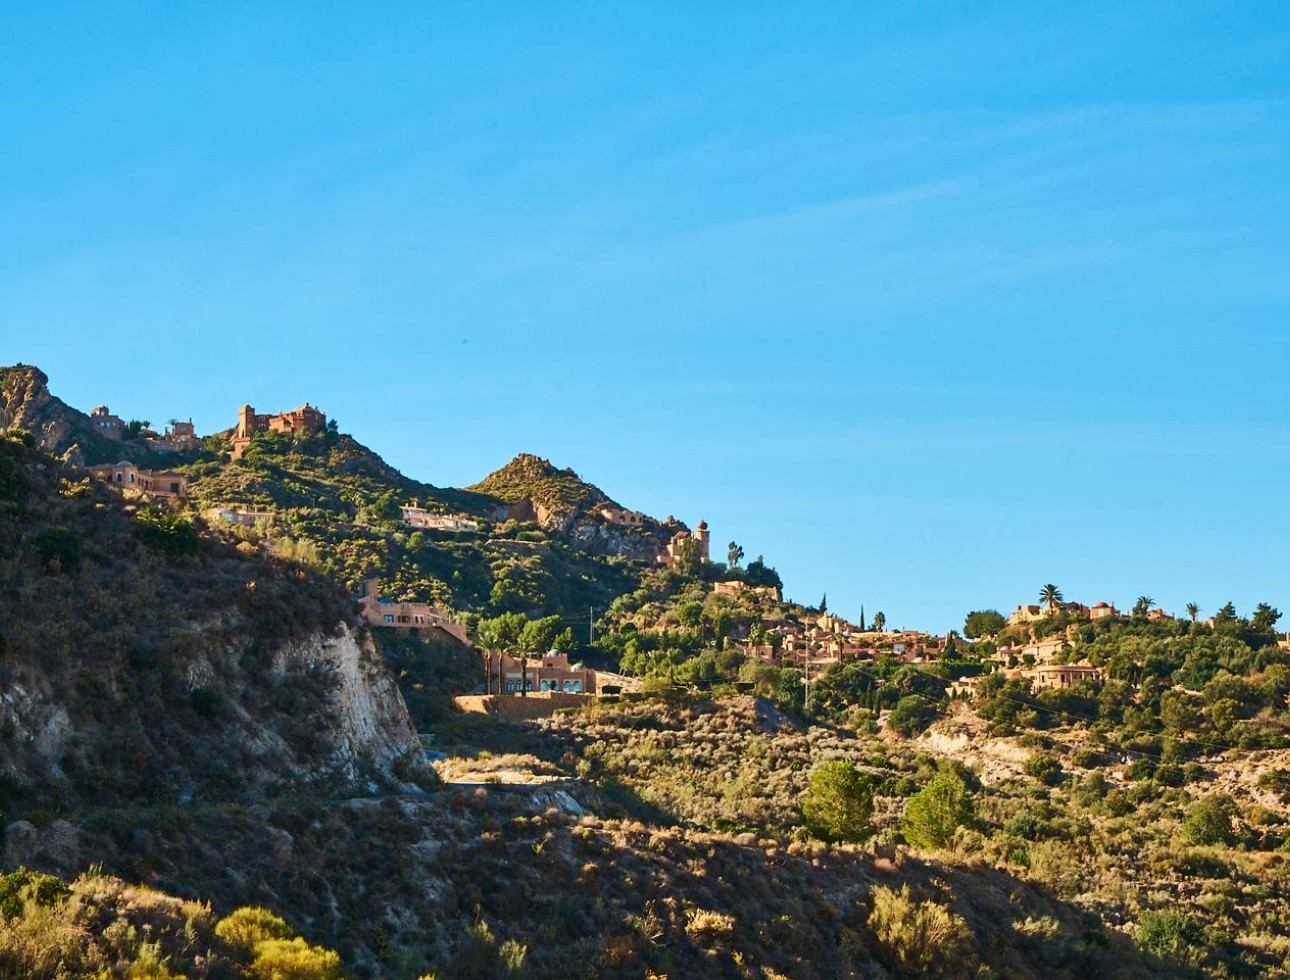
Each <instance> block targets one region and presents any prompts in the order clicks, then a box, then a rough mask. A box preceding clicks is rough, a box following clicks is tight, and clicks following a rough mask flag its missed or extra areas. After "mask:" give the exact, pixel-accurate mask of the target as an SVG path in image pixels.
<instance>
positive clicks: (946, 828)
mask: <svg viewBox="0 0 1290 980" xmlns="http://www.w3.org/2000/svg"><path fill="white" fill-rule="evenodd" d="M974 812H975V807H974V805H973V803H972V796H971V794H970V793H968V789H967V786H966V785H965V784H964V782H963V780H962V779H960V778H959V777H958V776H956V775H954V774H953V773H948V772H943V773H940V774H939V775H937V776H936V777H935V778H933V779H932V781H931V782H929V783H928V784H927V785H926V786H924V787H923V788H922V789H921V790H919V791H918V792H917V793H915V794H914V795H913V796H911V797H910V799H909V803H908V804H907V805H906V807H905V816H904V819H903V820H902V821H901V830H902V831H904V834H905V840H907V841H909V843H911V844H913V845H914V846H915V847H922V848H927V849H932V848H938V847H944V846H945V845H946V844H948V843H949V842H950V841H951V840H952V839H953V837H954V831H956V830H958V828H959V827H963V826H966V825H967V824H969V823H971V821H972V817H973V814H974Z"/></svg>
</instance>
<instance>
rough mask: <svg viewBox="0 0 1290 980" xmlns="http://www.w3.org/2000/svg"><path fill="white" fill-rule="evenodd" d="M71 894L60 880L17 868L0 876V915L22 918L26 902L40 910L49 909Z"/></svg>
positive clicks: (52, 876) (9, 917) (8, 917)
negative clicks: (31, 903)
mask: <svg viewBox="0 0 1290 980" xmlns="http://www.w3.org/2000/svg"><path fill="white" fill-rule="evenodd" d="M71 893H72V890H71V889H70V888H68V887H67V885H66V884H65V883H64V882H63V880H62V879H61V878H56V877H55V876H54V875H47V874H41V873H40V872H38V871H28V870H27V869H26V868H19V869H18V870H17V871H11V872H10V873H9V874H7V875H0V915H3V916H4V917H5V918H6V919H16V918H19V917H21V916H22V914H23V911H24V909H25V908H26V903H27V902H28V901H31V902H33V903H34V904H35V905H37V906H39V907H41V908H49V907H50V906H53V905H57V904H58V903H60V902H62V901H63V899H65V898H67V896H68V895H70V894H71Z"/></svg>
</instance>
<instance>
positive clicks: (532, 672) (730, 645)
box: [87, 403, 1286, 717]
mask: <svg viewBox="0 0 1290 980" xmlns="http://www.w3.org/2000/svg"><path fill="white" fill-rule="evenodd" d="M90 418H91V420H92V422H93V424H94V426H95V428H96V429H97V431H99V432H100V433H101V434H103V435H104V436H106V437H107V438H109V439H112V440H115V441H121V442H125V441H129V440H136V441H140V442H142V443H144V444H145V445H146V446H147V447H148V449H149V451H150V452H152V453H155V454H158V455H159V456H162V457H166V456H170V457H173V458H182V456H183V454H185V453H192V452H193V451H194V450H197V449H198V448H199V447H201V446H208V445H212V444H213V445H215V446H217V447H218V448H219V449H220V450H221V451H222V452H224V453H225V454H226V458H227V459H228V460H229V461H230V462H233V463H237V462H239V461H241V460H243V459H244V457H245V456H246V453H247V451H248V449H249V448H250V447H251V446H252V445H253V443H254V441H255V439H256V438H257V436H260V435H262V434H276V435H280V436H283V437H287V438H291V437H297V436H307V435H309V434H321V433H325V432H327V431H329V428H330V431H332V432H333V433H334V432H335V426H334V424H333V425H331V426H330V427H329V424H328V419H327V416H326V414H325V413H324V412H323V411H321V410H320V409H318V408H316V407H314V406H313V405H311V404H309V403H306V404H304V405H302V406H300V407H298V408H295V409H291V410H289V411H285V412H278V413H272V414H264V413H258V412H256V411H255V409H254V408H253V407H252V406H250V405H244V406H242V408H241V409H239V410H238V412H237V417H236V422H235V424H234V425H233V426H232V427H231V428H230V429H229V430H226V432H224V433H219V434H216V435H215V436H213V437H210V441H207V440H203V439H201V438H199V437H198V436H197V435H196V433H195V430H194V427H193V423H192V421H191V420H189V421H187V422H179V421H172V423H171V424H170V426H168V427H167V428H166V429H165V431H164V432H163V433H157V432H156V431H155V430H153V429H151V428H150V427H148V426H147V424H146V423H138V422H125V421H123V420H122V419H121V418H120V417H119V416H116V415H114V414H112V413H111V412H110V411H109V410H108V408H107V407H106V406H99V407H97V408H95V409H94V410H93V411H92V412H91V413H90ZM87 472H88V473H89V474H91V475H92V476H94V477H96V478H98V479H101V480H104V481H106V482H107V483H109V484H111V485H112V486H113V487H114V488H117V489H119V490H120V491H122V492H123V493H125V494H127V495H128V496H131V497H136V498H138V499H140V500H144V501H150V502H153V503H159V504H164V505H165V506H168V507H171V508H180V509H182V508H187V507H191V506H192V502H191V501H190V500H189V494H188V482H189V475H188V474H187V473H185V472H181V471H179V470H178V469H147V468H141V467H139V466H137V465H136V464H135V463H133V462H130V461H129V460H121V461H119V462H117V463H113V464H99V465H93V466H89V467H87ZM202 513H203V516H204V517H205V518H206V519H207V520H208V521H210V522H211V523H212V524H213V525H214V526H217V527H220V526H223V527H228V528H230V529H237V528H240V529H243V530H244V531H251V530H256V529H258V531H259V533H272V531H273V525H274V523H275V521H277V520H279V517H280V514H279V512H278V511H277V510H275V509H274V508H271V507H249V506H245V505H242V504H238V503H235V502H228V501H215V502H209V501H208V502H207V504H206V506H205V507H204V509H203V512H202ZM391 513H392V515H396V517H395V519H396V520H397V522H398V523H399V524H401V525H402V526H404V527H405V528H407V529H409V531H412V532H438V533H442V534H447V535H472V534H479V533H481V532H486V530H487V527H488V526H490V524H491V522H495V521H507V520H515V519H520V520H524V519H536V518H538V517H548V516H549V514H550V511H549V509H548V508H547V506H546V505H544V504H542V503H538V502H535V501H534V500H533V499H531V498H528V497H524V498H522V499H519V500H516V501H514V502H512V503H509V504H505V505H503V506H499V507H494V508H492V510H491V512H488V513H485V514H478V513H474V514H472V513H465V512H453V511H450V510H443V509H441V508H437V507H429V506H426V505H425V504H424V502H423V501H421V500H418V499H416V498H415V497H414V498H412V499H406V500H401V501H397V502H396V508H395V510H394V511H392V512H391ZM590 517H592V518H596V519H599V520H600V521H603V524H604V526H605V527H606V528H609V529H613V530H616V531H619V532H623V533H629V534H630V533H632V532H640V533H644V532H645V531H646V530H647V529H648V528H649V527H651V526H656V527H658V528H659V529H660V532H661V535H662V536H661V537H660V538H659V539H658V544H657V545H656V546H655V547H656V550H655V551H654V553H653V561H654V562H655V563H656V564H657V566H658V567H659V568H660V569H663V570H666V571H668V572H677V571H684V572H686V573H688V574H699V575H700V576H701V577H703V578H705V579H706V580H707V581H708V590H709V594H710V595H711V596H712V598H713V600H715V601H717V602H721V603H725V604H727V605H728V606H731V607H737V608H740V609H742V610H744V613H745V614H744V615H743V617H742V622H741V624H740V625H736V626H735V627H733V628H732V629H731V630H730V632H729V634H728V636H726V637H725V638H723V639H722V641H721V644H720V646H722V647H725V648H727V649H728V650H730V651H732V652H734V653H736V654H737V655H738V656H740V657H741V658H744V659H746V660H747V661H750V662H760V663H764V664H766V665H768V666H772V667H775V668H779V669H793V670H797V671H799V672H800V673H801V675H802V677H803V683H804V685H806V686H807V687H808V688H809V685H810V683H811V680H812V678H820V677H823V676H824V675H825V674H826V673H827V672H828V671H829V670H830V669H832V668H837V667H840V666H842V665H846V664H855V665H864V664H868V665H870V666H871V667H873V666H876V665H879V664H898V665H907V666H911V667H921V666H926V665H933V664H944V663H949V662H953V663H956V664H958V667H957V669H956V675H955V676H953V677H951V679H950V680H949V683H948V684H947V686H946V695H947V696H949V697H970V696H972V694H973V693H974V692H975V690H976V686H977V684H978V683H979V681H980V679H981V678H982V677H984V676H990V675H995V676H998V677H1001V678H1005V679H1007V680H1012V681H1019V682H1024V683H1026V684H1027V685H1028V686H1029V688H1030V689H1031V690H1035V691H1039V690H1045V689H1055V690H1071V689H1076V688H1080V687H1081V685H1085V684H1086V682H1092V683H1094V684H1099V683H1101V682H1102V681H1104V680H1105V679H1106V675H1105V669H1104V668H1103V667H1102V666H1098V665H1094V664H1092V663H1089V662H1088V661H1087V660H1086V659H1079V658H1073V657H1072V650H1073V649H1074V641H1075V639H1076V636H1077V633H1078V630H1079V626H1080V624H1081V623H1102V624H1105V623H1107V622H1112V621H1115V620H1117V619H1119V618H1121V617H1122V616H1123V615H1124V614H1122V613H1121V612H1120V611H1119V610H1118V609H1117V608H1116V606H1115V605H1114V604H1113V603H1108V602H1105V601H1099V602H1096V603H1094V604H1093V605H1084V604H1082V603H1078V602H1067V601H1065V600H1063V599H1060V598H1058V597H1056V596H1054V595H1052V594H1049V595H1048V596H1047V599H1046V601H1041V602H1039V603H1026V604H1021V605H1018V606H1017V607H1016V608H1015V609H1014V610H1013V611H1012V613H1011V614H1010V615H1008V616H1007V617H1006V620H1005V619H1004V617H1002V616H1000V615H998V614H994V615H995V616H996V617H997V619H996V620H995V621H994V622H993V631H992V632H991V633H990V635H982V636H972V635H967V636H965V635H964V633H963V632H961V631H952V632H950V633H947V634H944V635H938V634H933V633H930V632H927V631H923V630H917V629H891V628H888V627H887V624H886V619H885V616H883V614H882V613H877V614H876V615H875V616H874V618H873V621H872V622H871V623H867V622H866V621H865V616H864V615H863V613H862V614H861V616H860V621H859V622H858V623H857V622H852V621H849V620H848V619H846V618H844V617H843V616H840V615H838V614H837V613H835V612H830V611H827V610H826V609H824V608H819V609H810V608H806V607H800V606H796V605H794V604H791V603H790V604H785V603H784V599H783V596H782V593H781V588H780V585H779V584H778V582H777V579H776V581H775V583H774V584H766V583H762V582H750V581H747V580H745V577H743V576H742V575H741V574H740V570H739V569H738V567H737V565H735V564H734V563H731V564H730V565H729V566H727V565H720V566H718V565H716V564H715V563H714V562H713V557H712V546H711V530H710V528H709V526H708V524H707V522H706V521H699V522H698V523H697V524H696V525H695V526H694V528H693V529H691V528H688V527H686V526H685V525H682V524H680V523H679V522H677V521H676V519H675V518H673V517H670V516H669V517H668V518H667V519H666V520H665V521H662V522H654V521H652V520H651V519H650V518H649V517H648V516H647V515H645V514H644V513H643V512H641V511H635V510H628V509H626V508H624V507H621V506H619V505H617V504H614V503H612V502H609V501H606V502H605V503H602V504H597V505H595V506H593V507H592V508H591V509H590ZM733 547H734V545H733V542H732V548H733ZM723 570H726V571H728V572H729V573H730V574H723ZM1043 598H1044V597H1043V596H1042V595H1041V599H1043ZM356 601H357V602H358V605H359V607H360V609H361V613H362V616H363V617H364V619H365V620H366V621H367V622H368V623H369V625H370V626H372V627H374V628H377V629H391V630H412V631H440V632H442V633H444V634H446V635H448V636H450V637H451V638H452V639H453V640H455V641H456V642H458V643H461V644H463V645H466V646H471V647H474V646H477V645H479V644H478V639H477V637H476V635H475V631H474V629H473V628H472V627H475V626H477V625H478V623H479V622H480V619H479V617H478V616H471V615H466V616H463V615H462V613H461V612H459V611H454V610H452V609H451V608H449V607H447V606H445V605H443V604H442V603H437V602H433V601H429V597H428V596H421V597H417V596H412V595H405V596H404V597H402V598H398V599H394V598H386V597H383V596H382V594H381V579H380V577H379V576H376V575H373V576H370V577H367V578H365V579H364V580H363V581H362V583H361V590H360V592H359V593H358V595H357V596H356ZM1135 615H1140V616H1143V617H1145V619H1146V620H1147V621H1152V622H1155V621H1162V620H1169V619H1173V618H1174V617H1172V616H1171V615H1170V614H1168V613H1166V612H1165V611H1164V610H1162V609H1159V608H1157V607H1155V606H1154V605H1153V604H1148V607H1147V608H1140V609H1136V610H1135ZM638 618H639V617H638ZM1059 620H1060V623H1061V626H1060V629H1059V630H1057V631H1056V632H1053V631H1052V630H1051V629H1050V628H1049V627H1050V626H1051V625H1052V624H1053V623H1055V622H1058V621H1059ZM674 625H675V624H671V625H669V620H668V619H667V617H662V618H658V619H655V620H654V621H649V622H646V621H638V622H637V623H636V626H635V627H631V628H634V629H638V630H639V631H640V633H641V635H645V636H648V635H649V634H667V633H668V632H669V630H671V629H673V628H674ZM968 625H969V626H971V625H972V620H971V618H969V621H968ZM1201 625H1203V626H1211V627H1212V626H1213V625H1214V619H1213V618H1212V617H1211V618H1210V619H1207V620H1202V621H1201ZM997 634H1002V636H1001V638H1000V639H999V640H998V641H997V642H996V641H995V636H996V635H997ZM1281 642H1282V643H1283V645H1284V644H1285V642H1286V641H1284V640H1283V641H1281ZM485 647H486V645H484V646H481V649H480V654H479V655H480V657H481V663H482V665H483V667H484V673H485V679H484V681H483V683H482V685H481V687H480V688H479V689H478V690H477V691H476V693H474V694H466V695H462V696H460V697H458V707H459V708H463V709H465V710H468V711H481V712H484V713H489V714H493V715H498V716H500V715H502V714H504V713H505V714H515V713H516V712H522V714H523V715H524V716H525V717H531V716H534V715H535V714H541V713H543V712H549V711H552V710H555V709H556V708H558V707H563V706H568V705H570V704H576V703H578V701H579V699H583V698H590V697H592V696H593V695H595V694H597V693H600V694H602V696H603V695H604V694H605V693H606V692H607V693H608V695H609V696H610V697H615V696H617V695H618V694H619V693H620V692H622V691H623V690H624V688H627V689H629V690H630V689H631V688H632V687H634V686H635V683H636V682H633V681H632V680H631V679H630V678H624V677H622V676H621V675H619V674H616V673H615V674H613V675H612V677H611V679H610V680H611V683H608V684H606V683H605V682H604V681H603V680H602V681H600V682H598V681H597V673H598V672H597V671H596V670H594V669H591V668H590V667H588V666H586V665H585V664H583V663H577V662H571V661H570V653H571V652H573V651H572V650H568V649H566V650H560V649H555V648H551V649H528V650H520V649H518V648H517V647H516V646H514V645H512V646H511V647H509V648H508V649H506V650H502V649H497V650H491V649H486V648H485ZM972 664H975V669H971V665H972ZM508 695H517V696H519V697H520V698H522V699H528V698H529V697H533V699H534V703H532V704H528V705H525V706H523V707H520V706H516V705H511V706H507V705H506V704H505V703H504V702H505V699H506V697H507V696H508ZM543 704H545V707H543Z"/></svg>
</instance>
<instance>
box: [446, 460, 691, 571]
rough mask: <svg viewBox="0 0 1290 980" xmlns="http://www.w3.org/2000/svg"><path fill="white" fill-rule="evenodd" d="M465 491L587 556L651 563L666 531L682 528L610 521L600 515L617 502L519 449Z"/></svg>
mask: <svg viewBox="0 0 1290 980" xmlns="http://www.w3.org/2000/svg"><path fill="white" fill-rule="evenodd" d="M470 489H471V490H473V491H476V492H478V493H483V494H488V495H490V496H493V497H496V498H498V499H499V500H502V501H505V502H506V503H507V504H508V505H509V506H508V507H507V508H506V511H505V514H506V516H507V517H508V518H510V519H512V520H519V521H535V522H537V524H538V525H539V526H541V527H542V528H544V529H546V530H548V531H552V532H555V533H557V534H561V535H563V536H565V537H566V538H568V539H569V540H570V541H571V542H572V543H574V544H575V545H577V546H578V547H580V548H582V549H585V550H587V551H589V552H592V553H593V554H601V555H614V556H618V557H622V558H630V559H633V560H636V561H645V562H652V561H653V560H654V559H655V558H656V557H657V555H658V554H659V552H660V551H661V550H662V548H663V547H664V546H666V544H667V541H668V539H669V538H670V537H671V536H672V534H674V533H675V532H676V531H679V530H681V529H682V528H684V525H683V524H678V523H675V522H673V523H672V524H668V525H663V524H660V523H659V522H658V521H656V520H653V519H652V518H649V517H645V516H642V518H641V521H640V523H639V524H638V525H633V526H631V527H624V526H621V525H619V524H616V523H615V522H614V521H612V520H610V519H608V518H607V517H606V516H605V514H606V512H612V511H624V510H625V508H624V507H623V506H622V505H621V504H619V503H617V502H616V501H614V500H611V499H610V498H609V497H608V496H607V495H606V494H605V492H604V491H603V490H601V489H600V488H599V487H597V486H595V485H593V484H591V483H587V482H586V481H585V480H583V479H582V478H581V477H579V476H578V474H577V473H575V472H574V471H573V470H572V469H558V468H557V467H556V466H554V465H553V464H552V463H551V461H550V460H546V459H543V458H542V457H540V456H534V455H533V454H531V453H520V454H519V455H518V456H516V457H515V458H514V459H513V460H511V461H510V462H509V463H507V464H506V465H505V466H503V467H502V468H501V469H499V470H495V471H493V472H492V473H490V474H489V475H488V476H486V477H485V478H484V479H482V480H480V481H479V482H478V483H476V484H475V485H474V486H472V487H470Z"/></svg>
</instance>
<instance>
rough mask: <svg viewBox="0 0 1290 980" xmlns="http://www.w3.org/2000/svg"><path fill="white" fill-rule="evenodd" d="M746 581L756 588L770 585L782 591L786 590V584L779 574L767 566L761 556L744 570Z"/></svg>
mask: <svg viewBox="0 0 1290 980" xmlns="http://www.w3.org/2000/svg"><path fill="white" fill-rule="evenodd" d="M744 581H745V582H746V583H747V584H748V585H751V586H753V587H754V588H755V587H757V586H760V585H768V586H771V587H773V588H776V589H781V590H782V589H783V588H784V583H783V581H782V580H781V579H780V577H779V573H778V572H777V571H775V569H773V568H771V567H770V566H769V565H767V564H766V562H765V561H764V560H763V559H762V556H761V555H758V556H757V557H756V558H754V559H753V560H752V561H750V562H749V563H748V567H747V568H745V569H744Z"/></svg>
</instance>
